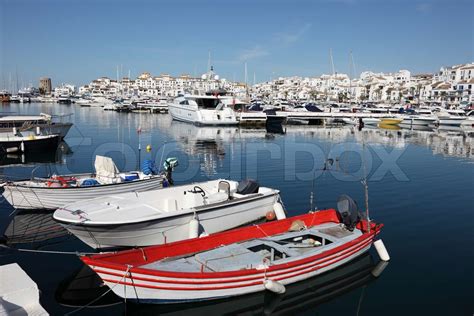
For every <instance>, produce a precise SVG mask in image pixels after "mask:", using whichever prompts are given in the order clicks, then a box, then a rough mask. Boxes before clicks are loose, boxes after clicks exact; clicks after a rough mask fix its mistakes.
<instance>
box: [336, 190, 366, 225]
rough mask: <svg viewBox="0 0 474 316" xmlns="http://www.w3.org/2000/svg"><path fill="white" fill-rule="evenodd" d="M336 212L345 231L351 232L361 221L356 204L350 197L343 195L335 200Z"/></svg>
mask: <svg viewBox="0 0 474 316" xmlns="http://www.w3.org/2000/svg"><path fill="white" fill-rule="evenodd" d="M337 211H338V212H339V214H340V215H341V219H342V223H343V224H344V225H345V226H346V228H347V230H349V231H353V230H354V228H355V226H356V225H357V223H358V222H359V221H360V219H361V216H360V214H359V208H358V206H357V203H356V202H355V201H354V200H353V199H352V198H351V197H350V196H348V195H345V194H343V195H341V196H340V197H339V198H338V199H337Z"/></svg>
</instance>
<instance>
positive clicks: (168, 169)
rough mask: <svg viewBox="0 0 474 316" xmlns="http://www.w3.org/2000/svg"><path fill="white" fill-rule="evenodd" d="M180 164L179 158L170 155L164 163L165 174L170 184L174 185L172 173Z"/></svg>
mask: <svg viewBox="0 0 474 316" xmlns="http://www.w3.org/2000/svg"><path fill="white" fill-rule="evenodd" d="M177 166H178V158H175V157H170V158H167V159H166V160H165V162H164V163H163V168H164V169H165V176H166V179H167V180H168V183H169V184H170V185H173V178H172V173H173V170H174V168H176V167H177Z"/></svg>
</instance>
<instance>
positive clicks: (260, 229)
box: [255, 225, 270, 237]
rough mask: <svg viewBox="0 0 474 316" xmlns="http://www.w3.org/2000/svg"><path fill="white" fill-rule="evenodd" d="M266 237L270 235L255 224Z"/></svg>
mask: <svg viewBox="0 0 474 316" xmlns="http://www.w3.org/2000/svg"><path fill="white" fill-rule="evenodd" d="M255 227H257V228H258V229H259V230H260V231H261V232H262V233H263V234H264V235H265V236H266V237H270V236H269V235H268V234H267V233H266V232H265V231H264V230H263V229H262V227H260V226H259V225H255Z"/></svg>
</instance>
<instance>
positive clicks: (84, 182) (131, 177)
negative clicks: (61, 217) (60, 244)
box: [2, 156, 177, 209]
mask: <svg viewBox="0 0 474 316" xmlns="http://www.w3.org/2000/svg"><path fill="white" fill-rule="evenodd" d="M175 166H177V160H175V159H174V158H168V159H167V160H166V161H165V169H166V174H165V175H164V174H160V173H159V172H158V171H157V170H156V168H155V166H154V163H152V162H150V161H145V162H144V165H143V169H142V170H141V171H129V172H120V171H119V170H118V168H117V167H116V166H115V164H114V162H113V160H112V159H111V158H109V157H103V156H96V160H95V169H96V173H95V174H91V173H89V174H69V175H52V176H51V177H48V178H35V177H33V176H32V178H31V179H30V180H22V181H7V182H4V183H3V184H2V186H3V188H4V192H3V197H4V198H5V199H6V200H7V201H8V202H9V203H10V204H11V205H12V206H13V207H15V208H20V209H57V208H59V207H61V206H64V205H66V204H71V203H74V202H76V201H81V200H86V199H92V198H96V197H100V196H103V195H108V194H119V193H126V192H143V191H148V190H155V189H160V188H162V187H163V186H167V185H169V184H172V179H171V171H172V170H173V168H174V167H175Z"/></svg>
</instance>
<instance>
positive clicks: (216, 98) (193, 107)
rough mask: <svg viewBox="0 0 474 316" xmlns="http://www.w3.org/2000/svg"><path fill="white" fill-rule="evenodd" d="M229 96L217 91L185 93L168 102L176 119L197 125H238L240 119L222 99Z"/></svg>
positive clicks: (169, 108)
mask: <svg viewBox="0 0 474 316" xmlns="http://www.w3.org/2000/svg"><path fill="white" fill-rule="evenodd" d="M229 98H231V97H229V96H222V95H218V94H217V93H216V94H214V95H212V94H207V95H191V94H185V95H183V96H179V97H177V98H176V99H174V101H173V102H171V103H169V104H168V110H169V113H170V114H171V116H172V117H173V119H174V120H177V121H183V122H187V123H193V124H196V125H237V124H239V121H238V119H237V116H236V114H235V112H234V110H233V109H231V108H230V107H229V106H227V105H225V103H224V102H222V99H229Z"/></svg>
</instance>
